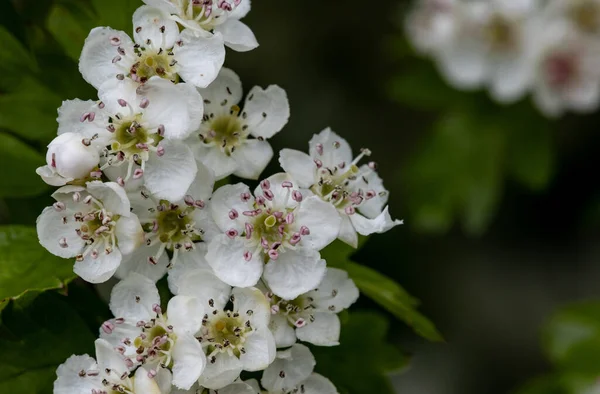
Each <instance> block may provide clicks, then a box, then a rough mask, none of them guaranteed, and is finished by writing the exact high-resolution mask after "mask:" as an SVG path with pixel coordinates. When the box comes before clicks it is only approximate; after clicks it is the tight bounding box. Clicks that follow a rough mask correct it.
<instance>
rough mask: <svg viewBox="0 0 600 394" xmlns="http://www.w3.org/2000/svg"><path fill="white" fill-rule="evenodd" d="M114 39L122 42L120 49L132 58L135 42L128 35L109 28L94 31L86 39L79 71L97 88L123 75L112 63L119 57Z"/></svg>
mask: <svg viewBox="0 0 600 394" xmlns="http://www.w3.org/2000/svg"><path fill="white" fill-rule="evenodd" d="M112 38H117V39H118V40H120V42H121V44H120V47H121V48H123V49H124V50H125V51H126V53H128V54H129V55H130V56H132V55H133V41H131V38H129V36H128V35H127V34H126V33H124V32H122V31H117V30H113V29H111V28H108V27H96V28H94V29H92V31H91V32H90V34H89V36H88V37H87V38H86V39H85V44H84V46H83V50H82V52H81V57H80V58H79V71H80V72H81V75H83V78H84V79H85V80H86V81H87V82H88V83H89V84H90V85H92V86H94V87H95V88H99V87H100V85H102V83H104V82H105V81H107V80H109V79H111V78H115V77H116V75H117V74H119V73H122V70H121V68H120V67H118V66H117V65H116V64H113V62H112V60H113V58H114V57H115V56H118V52H117V48H118V46H115V45H113V43H112V42H111V39H112Z"/></svg>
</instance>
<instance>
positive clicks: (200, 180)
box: [186, 163, 215, 202]
mask: <svg viewBox="0 0 600 394" xmlns="http://www.w3.org/2000/svg"><path fill="white" fill-rule="evenodd" d="M196 165H197V166H198V172H197V173H196V178H194V182H192V185H191V186H190V188H189V189H188V191H187V193H186V194H187V195H188V196H191V197H192V198H193V199H194V200H196V201H197V200H202V201H205V202H207V201H208V199H209V198H210V197H211V196H212V193H213V188H214V186H215V175H214V173H213V172H212V170H211V169H210V168H208V167H206V166H205V165H204V164H202V163H196Z"/></svg>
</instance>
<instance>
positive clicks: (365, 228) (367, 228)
mask: <svg viewBox="0 0 600 394" xmlns="http://www.w3.org/2000/svg"><path fill="white" fill-rule="evenodd" d="M350 221H351V222H352V225H354V228H355V229H356V231H357V232H358V233H359V234H360V235H371V234H374V233H378V234H381V233H385V232H386V231H388V230H391V229H392V228H394V227H396V226H398V225H400V224H403V223H404V221H402V220H392V217H391V216H390V213H389V212H388V207H385V209H384V210H383V212H381V214H380V215H379V216H377V217H376V218H375V219H367V218H365V217H364V216H362V215H360V214H358V213H355V214H354V215H350Z"/></svg>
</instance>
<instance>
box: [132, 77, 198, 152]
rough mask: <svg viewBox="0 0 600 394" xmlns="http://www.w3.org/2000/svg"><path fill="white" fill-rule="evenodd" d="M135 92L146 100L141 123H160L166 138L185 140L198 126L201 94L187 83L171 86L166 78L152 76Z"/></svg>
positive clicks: (156, 125) (154, 124) (154, 125)
mask: <svg viewBox="0 0 600 394" xmlns="http://www.w3.org/2000/svg"><path fill="white" fill-rule="evenodd" d="M137 92H138V95H139V96H140V97H142V98H146V99H148V101H149V105H148V108H146V109H145V110H144V115H143V122H148V123H149V124H150V125H152V127H158V126H159V125H163V126H164V127H165V135H164V136H165V138H166V139H170V140H182V139H185V138H187V137H188V136H189V135H190V133H192V132H193V131H194V130H195V129H196V128H197V127H198V126H200V122H201V120H202V115H203V112H202V110H203V107H202V97H200V94H199V93H198V91H197V90H196V89H194V88H193V87H192V86H191V85H189V84H177V85H175V84H173V83H172V82H171V81H168V80H166V79H163V78H160V77H152V78H150V80H149V81H148V82H146V83H145V84H144V85H142V86H140V87H139V88H138V89H137ZM192 111H194V112H192ZM198 111H200V112H198Z"/></svg>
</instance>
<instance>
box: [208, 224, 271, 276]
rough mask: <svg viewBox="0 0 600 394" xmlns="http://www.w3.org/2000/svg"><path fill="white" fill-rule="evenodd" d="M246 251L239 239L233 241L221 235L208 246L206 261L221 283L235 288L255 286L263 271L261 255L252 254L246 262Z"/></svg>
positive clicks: (243, 243)
mask: <svg viewBox="0 0 600 394" xmlns="http://www.w3.org/2000/svg"><path fill="white" fill-rule="evenodd" d="M247 251H248V248H247V247H246V245H245V242H244V241H243V240H242V239H241V238H240V237H235V238H234V239H231V238H229V237H228V236H227V235H225V234H222V235H220V236H218V237H216V238H215V239H213V240H212V241H211V242H210V244H209V245H208V253H207V254H206V261H208V264H210V266H211V267H212V269H213V270H214V272H215V275H217V277H218V278H219V279H221V280H222V281H223V282H225V283H227V284H228V285H231V286H236V287H250V286H254V285H256V283H257V282H258V280H259V279H260V276H261V274H262V271H263V262H262V255H261V254H260V253H254V255H253V256H252V257H251V259H250V261H246V259H245V258H244V253H245V252H247Z"/></svg>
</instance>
